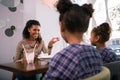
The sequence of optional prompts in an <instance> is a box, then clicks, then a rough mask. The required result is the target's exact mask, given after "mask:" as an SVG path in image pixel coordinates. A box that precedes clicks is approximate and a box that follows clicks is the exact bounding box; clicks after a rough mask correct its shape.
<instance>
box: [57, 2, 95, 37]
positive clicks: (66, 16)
mask: <svg viewBox="0 0 120 80" xmlns="http://www.w3.org/2000/svg"><path fill="white" fill-rule="evenodd" d="M56 7H57V10H58V12H59V13H60V16H59V21H60V27H61V35H62V37H63V38H64V39H65V38H66V35H65V34H66V31H67V32H69V33H71V34H75V33H78V34H83V33H84V32H86V31H87V29H88V25H89V20H90V17H92V13H93V11H94V10H93V8H92V4H84V5H82V6H79V5H77V4H72V2H71V1H70V0H59V1H58V4H57V6H56Z"/></svg>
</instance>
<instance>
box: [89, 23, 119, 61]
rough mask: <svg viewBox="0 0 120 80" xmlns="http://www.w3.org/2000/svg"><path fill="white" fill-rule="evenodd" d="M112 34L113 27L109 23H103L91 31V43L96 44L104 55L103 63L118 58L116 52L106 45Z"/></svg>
mask: <svg viewBox="0 0 120 80" xmlns="http://www.w3.org/2000/svg"><path fill="white" fill-rule="evenodd" d="M110 34H111V27H110V26H109V24H108V23H102V24H100V25H99V26H97V27H94V28H93V29H92V31H91V39H90V41H91V44H92V45H94V46H96V48H97V50H98V51H99V53H100V55H101V56H102V60H103V63H110V62H113V61H116V60H117V55H116V54H115V52H114V51H113V50H112V49H111V48H109V47H107V46H106V42H107V41H108V40H109V38H110Z"/></svg>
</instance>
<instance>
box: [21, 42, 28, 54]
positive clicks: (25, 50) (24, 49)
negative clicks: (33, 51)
mask: <svg viewBox="0 0 120 80" xmlns="http://www.w3.org/2000/svg"><path fill="white" fill-rule="evenodd" d="M22 47H23V49H24V51H25V53H27V52H26V49H25V46H24V45H23V44H22Z"/></svg>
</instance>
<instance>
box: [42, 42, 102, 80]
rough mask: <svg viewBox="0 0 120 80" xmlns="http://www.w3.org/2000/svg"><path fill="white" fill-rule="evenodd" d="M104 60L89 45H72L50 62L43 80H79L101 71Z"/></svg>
mask: <svg viewBox="0 0 120 80" xmlns="http://www.w3.org/2000/svg"><path fill="white" fill-rule="evenodd" d="M101 66H102V59H101V56H100V54H99V53H98V52H97V50H96V49H95V48H93V47H92V46H89V45H81V44H71V45H69V46H68V47H66V48H64V49H63V50H61V51H60V52H58V53H57V54H56V55H55V56H54V57H53V58H52V59H51V61H50V64H49V69H48V71H47V73H46V75H45V76H44V78H43V80H78V79H84V78H87V77H90V76H92V75H95V74H96V73H99V72H100V71H101Z"/></svg>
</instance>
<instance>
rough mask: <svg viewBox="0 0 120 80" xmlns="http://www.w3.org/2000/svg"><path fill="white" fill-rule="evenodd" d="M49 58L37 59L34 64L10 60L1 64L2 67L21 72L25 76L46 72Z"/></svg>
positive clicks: (0, 67)
mask: <svg viewBox="0 0 120 80" xmlns="http://www.w3.org/2000/svg"><path fill="white" fill-rule="evenodd" d="M49 60H50V59H49V58H44V59H39V60H36V61H35V62H34V63H33V64H27V63H26V62H23V61H19V62H16V63H15V62H9V63H2V64H0V69H3V70H7V71H10V72H13V73H19V74H22V75H24V76H31V75H34V74H39V73H45V72H46V71H47V70H48V63H49Z"/></svg>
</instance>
